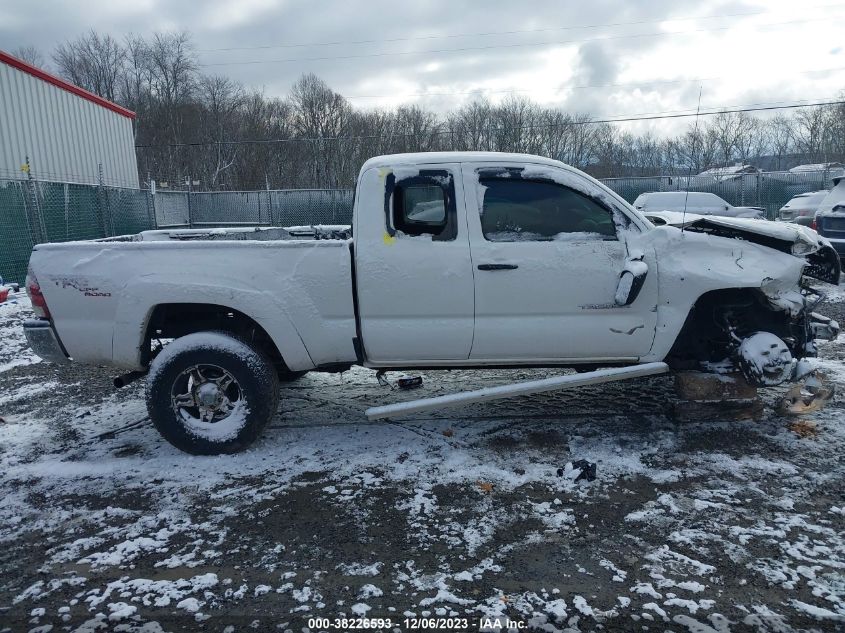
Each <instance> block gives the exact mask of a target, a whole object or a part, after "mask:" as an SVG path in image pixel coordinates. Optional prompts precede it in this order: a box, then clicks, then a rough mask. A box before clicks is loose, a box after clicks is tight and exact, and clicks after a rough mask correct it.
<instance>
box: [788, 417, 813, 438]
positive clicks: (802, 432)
mask: <svg viewBox="0 0 845 633" xmlns="http://www.w3.org/2000/svg"><path fill="white" fill-rule="evenodd" d="M786 428H788V429H789V430H790V431H792V432H793V433H795V435H797V436H798V437H801V438H807V437H816V436H817V435H818V434H819V427H818V426H816V423H815V422H811V421H809V420H795V421H794V422H790V423H789V424H788V425H787V426H786Z"/></svg>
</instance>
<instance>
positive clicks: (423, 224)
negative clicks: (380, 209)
mask: <svg viewBox="0 0 845 633" xmlns="http://www.w3.org/2000/svg"><path fill="white" fill-rule="evenodd" d="M384 204H385V230H386V232H387V233H388V235H390V236H391V237H396V236H400V235H408V236H426V235H427V236H430V237H431V239H432V240H454V239H455V237H456V235H457V217H456V216H457V212H456V205H455V182H454V178H453V176H452V174H451V172H450V171H448V170H444V169H429V170H419V172H416V173H413V174H410V175H409V174H403V173H402V172H401V171H398V170H397V172H393V173H390V174H388V176H387V178H386V179H385V202H384Z"/></svg>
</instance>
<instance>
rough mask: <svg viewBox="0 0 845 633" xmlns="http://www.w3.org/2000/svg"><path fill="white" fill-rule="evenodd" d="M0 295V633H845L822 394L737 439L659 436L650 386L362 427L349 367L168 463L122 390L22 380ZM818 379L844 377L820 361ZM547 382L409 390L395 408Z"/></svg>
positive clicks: (843, 442) (64, 373)
mask: <svg viewBox="0 0 845 633" xmlns="http://www.w3.org/2000/svg"><path fill="white" fill-rule="evenodd" d="M18 297H19V298H18V302H17V303H15V304H10V303H9V304H4V305H0V340H2V341H3V344H2V347H0V416H2V418H3V420H4V421H3V422H2V423H0V485H2V490H3V493H2V505H0V544H1V545H2V547H0V631H15V632H17V631H44V632H46V631H50V630H52V631H107V630H115V631H145V632H156V631H181V630H191V631H193V630H201V631H240V630H261V631H271V630H272V631H285V630H289V631H297V632H298V631H304V630H308V629H310V630H326V629H329V626H326V625H325V624H322V625H321V624H319V623H315V622H309V619H313V618H328V621H329V623H330V624H331V625H335V624H337V625H338V626H339V628H340V629H341V630H349V629H352V628H354V625H355V624H379V622H378V620H379V619H381V620H385V619H390V621H391V626H390V627H387V626H385V627H384V628H392V629H396V630H400V631H411V630H414V629H416V628H423V627H425V625H431V624H438V625H441V624H442V625H443V626H439V627H438V628H439V629H440V630H444V629H447V628H449V629H450V630H479V629H480V628H486V629H487V630H503V627H502V625H504V624H505V618H510V620H511V624H512V625H513V626H514V627H517V626H521V625H524V626H527V627H530V628H536V629H540V630H547V631H559V630H560V631H593V630H601V631H632V630H649V631H679V632H680V631H690V632H693V633H710V632H713V631H716V632H719V633H722V632H725V631H746V630H749V631H765V632H769V631H771V632H787V631H836V630H845V487H843V475H845V463H843V455H845V450H843V449H845V425H843V419H845V411H843V408H844V407H845V398H843V397H842V396H837V397H836V398H835V399H834V400H833V401H832V402H831V403H830V404H829V406H828V407H827V408H826V409H825V410H824V411H822V412H819V413H815V414H811V415H808V416H806V417H804V418H802V419H800V420H798V421H797V422H796V420H792V419H785V418H782V417H779V416H777V415H775V414H774V413H772V409H771V404H772V403H773V402H774V401H775V399H776V397H777V396H778V394H779V393H782V390H768V391H767V393H766V394H765V395H764V399H765V400H766V402H767V404H768V405H769V407H768V408H767V413H766V415H765V417H764V418H763V419H762V420H760V421H757V422H751V421H742V422H738V421H731V420H726V419H719V418H718V416H714V419H712V420H707V421H700V422H694V423H690V422H687V423H680V422H676V421H674V420H673V419H672V418H671V417H669V416H668V415H667V409H668V407H669V405H670V403H671V399H672V389H671V381H670V380H668V379H666V378H655V379H642V380H638V381H631V382H627V383H619V384H608V385H601V386H597V387H593V388H583V389H581V390H579V391H577V392H570V393H564V392H561V393H556V394H546V395H542V396H535V397H530V398H520V399H514V400H507V401H499V402H496V403H488V404H486V405H483V406H482V405H474V406H468V407H464V408H461V409H454V410H448V411H446V412H435V413H427V414H420V415H415V416H409V417H407V418H403V419H401V420H395V421H393V422H391V423H381V422H380V423H368V422H367V421H366V419H365V417H364V416H363V410H364V409H365V408H366V407H368V406H372V405H378V404H386V403H388V402H395V401H400V400H402V399H407V398H408V397H409V394H407V393H404V392H399V391H391V390H389V389H385V388H382V387H380V386H379V385H378V384H377V383H376V380H375V378H374V374H373V373H372V372H370V371H367V370H363V369H356V370H353V371H350V372H347V373H345V374H342V375H320V374H313V375H308V376H306V377H305V378H303V379H301V380H300V381H299V382H297V383H294V384H291V385H289V386H287V387H286V388H285V389H284V390H283V398H282V405H281V407H280V410H279V413H278V415H277V417H276V418H275V419H274V421H273V423H272V424H271V426H270V427H269V428H268V430H267V431H266V432H265V434H264V435H263V437H262V439H261V440H260V441H259V442H258V443H257V444H256V445H255V446H254V447H252V448H251V449H250V450H248V451H247V452H245V453H243V454H240V455H235V456H226V457H191V456H188V455H184V454H181V453H179V452H178V451H176V450H175V449H174V448H172V447H171V446H170V445H169V444H167V443H165V442H164V441H163V440H161V439H160V437H159V436H158V435H157V433H156V432H155V430H154V429H153V428H152V426H151V425H150V423H149V422H148V420H147V419H146V410H145V406H144V402H143V384H142V383H137V384H135V385H132V386H131V387H129V388H127V389H125V390H121V391H115V390H114V388H113V387H112V386H111V378H112V373H110V372H109V370H108V369H99V368H86V367H78V366H64V367H55V366H51V365H48V364H46V363H40V362H37V359H36V358H34V357H33V356H32V355H31V354H29V353H28V352H27V350H26V348H25V346H24V345H23V343H22V340H21V337H20V332H19V326H20V322H21V320H22V319H23V318H25V317H26V315H27V313H28V304H27V302H26V300H25V298H20V295H18ZM832 300H833V302H832V303H828V304H827V305H826V306H825V308H824V309H823V310H822V311H823V312H824V313H825V314H828V315H829V316H833V317H834V318H838V319H839V320H840V321H841V322H845V314H843V313H844V312H845V303H843V300H845V294H843V293H842V292H839V291H834V294H833V296H832ZM821 356H822V358H821V360H820V364H821V365H822V367H823V368H824V369H825V370H826V371H827V372H828V374H829V375H830V376H831V377H832V378H833V379H834V380H835V381H837V382H839V381H842V380H843V379H845V367H843V363H842V359H843V358H845V342H834V343H829V344H825V345H823V347H822V350H821ZM547 374H548V372H541V371H511V372H505V371H487V372H461V371H453V372H425V373H424V379H425V386H424V387H422V388H421V389H420V390H419V391H417V392H415V393H414V396H417V395H437V394H442V393H450V392H453V391H457V390H463V389H468V388H476V387H481V386H489V385H495V384H502V383H504V382H507V381H509V380H515V379H520V378H534V377H540V376H545V375H547ZM579 459H587V460H589V461H591V462H595V463H597V471H598V473H597V474H598V476H597V479H596V480H595V481H592V482H587V481H579V482H575V481H574V480H573V476H572V473H571V472H570V471H568V470H567V469H566V464H567V463H568V462H571V461H573V460H579ZM344 617H345V618H360V617H366V618H372V619H375V620H376V622H375V623H366V622H346V623H343V622H338V621H336V619H339V618H344ZM436 618H440V619H444V620H449V619H450V618H451V621H440V622H436V621H435V622H432V621H431V619H436ZM381 624H386V623H385V622H381ZM428 628H432V627H431V626H429V627H428ZM505 628H506V627H505ZM335 630H336V629H335Z"/></svg>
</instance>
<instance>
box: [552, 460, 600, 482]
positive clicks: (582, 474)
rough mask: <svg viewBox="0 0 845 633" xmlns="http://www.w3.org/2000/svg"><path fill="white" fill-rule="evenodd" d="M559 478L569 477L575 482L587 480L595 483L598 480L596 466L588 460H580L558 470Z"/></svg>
mask: <svg viewBox="0 0 845 633" xmlns="http://www.w3.org/2000/svg"><path fill="white" fill-rule="evenodd" d="M557 475H558V477H568V478H569V479H574V480H575V481H581V480H582V479H586V480H587V481H594V480H595V478H596V465H595V464H594V463H592V462H588V461H587V460H586V459H579V460H577V461H574V462H567V464H566V466H564V467H563V468H558V469H557Z"/></svg>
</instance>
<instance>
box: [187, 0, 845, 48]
mask: <svg viewBox="0 0 845 633" xmlns="http://www.w3.org/2000/svg"><path fill="white" fill-rule="evenodd" d="M840 6H841V5H840V4H823V5H816V6H811V7H804V8H805V9H833V8H837V7H840ZM769 13H770V12H769V11H748V12H744V13H723V14H715V15H699V16H689V17H677V18H675V17H668V18H662V19H660V20H637V21H635V22H605V23H601V24H582V25H579V26H560V27H551V28H544V29H521V30H512V31H487V32H482V33H453V34H446V35H422V36H417V37H395V38H389V39H371V40H338V41H334V42H311V43H297V44H264V45H258V46H229V47H225V48H200V49H197V52H199V53H222V52H231V51H253V50H268V49H274V48H306V47H312V46H314V47H316V46H340V45H356V44H390V43H394V42H419V41H430V40H442V39H456V38H461V37H489V36H494V35H524V34H527V33H549V32H552V31H576V30H579V29H599V28H609V27H616V26H639V25H643V24H660V23H662V22H687V21H690V20H715V19H721V18H738V17H750V16H755V15H767V14H769Z"/></svg>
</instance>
